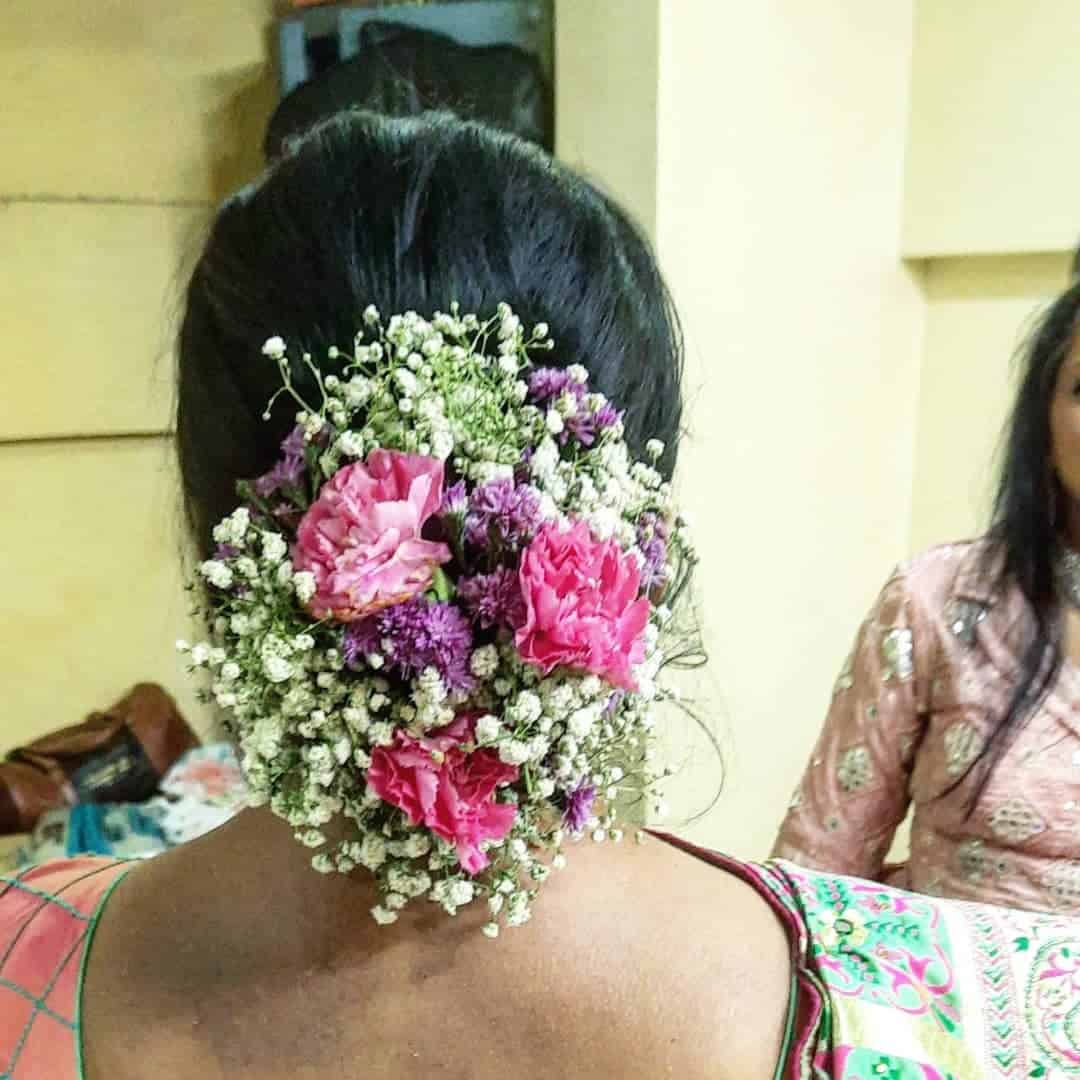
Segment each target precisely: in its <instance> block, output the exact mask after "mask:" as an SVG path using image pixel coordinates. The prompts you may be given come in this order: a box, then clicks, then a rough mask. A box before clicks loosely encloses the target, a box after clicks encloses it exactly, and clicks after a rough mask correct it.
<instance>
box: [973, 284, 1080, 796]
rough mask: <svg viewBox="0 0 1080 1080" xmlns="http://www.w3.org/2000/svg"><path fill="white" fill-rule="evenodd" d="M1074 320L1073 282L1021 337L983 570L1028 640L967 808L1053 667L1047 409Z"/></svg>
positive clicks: (1055, 638)
mask: <svg viewBox="0 0 1080 1080" xmlns="http://www.w3.org/2000/svg"><path fill="white" fill-rule="evenodd" d="M1078 317H1080V281H1076V280H1074V281H1073V283H1072V284H1071V285H1070V286H1069V287H1068V288H1067V289H1066V290H1065V292H1063V293H1062V294H1061V295H1060V296H1059V297H1058V298H1057V300H1055V301H1054V303H1053V304H1052V305H1051V306H1050V308H1049V309H1048V310H1047V311H1046V312H1045V314H1043V316H1042V317H1041V318H1040V320H1039V322H1038V323H1037V324H1036V326H1035V328H1034V330H1033V331H1032V333H1031V335H1030V337H1029V339H1028V342H1027V345H1026V347H1025V350H1024V354H1023V357H1024V362H1023V374H1022V378H1021V382H1020V388H1019V390H1018V392H1017V395H1016V401H1015V402H1014V404H1013V409H1012V414H1011V416H1010V419H1009V422H1008V425H1007V427H1006V430H1005V438H1004V444H1003V460H1002V466H1001V474H1000V477H999V480H998V488H997V494H996V497H995V499H994V511H993V518H992V523H991V527H990V533H989V536H990V539H991V541H992V543H991V544H990V545H989V546H988V548H987V555H986V562H985V571H986V573H987V574H991V573H993V574H996V575H997V578H998V580H997V582H996V584H997V585H999V586H1003V585H1005V584H1006V583H1009V582H1011V583H1013V584H1015V585H1016V587H1017V588H1019V589H1020V592H1021V593H1022V594H1023V597H1024V599H1025V600H1026V601H1027V606H1028V609H1029V619H1028V640H1027V643H1026V645H1025V647H1024V651H1023V654H1022V656H1021V659H1020V670H1019V675H1018V678H1017V682H1016V686H1015V687H1014V688H1013V692H1012V695H1011V697H1010V699H1009V703H1008V706H1007V707H1006V709H1005V712H1004V713H1003V714H1002V715H1001V716H1000V717H999V718H998V721H997V723H996V725H995V727H994V730H993V732H992V733H991V735H990V738H989V739H988V740H987V743H986V746H985V747H984V749H983V752H982V754H981V755H980V758H979V759H978V762H977V763H976V764H977V765H979V767H980V775H979V778H978V782H977V784H976V785H975V789H974V794H973V797H972V801H971V805H972V806H974V804H975V803H976V802H977V801H978V798H979V796H980V795H981V794H982V792H983V790H984V789H985V787H986V784H987V783H988V782H989V779H990V776H991V774H992V773H993V770H994V768H995V767H996V766H997V764H998V763H999V762H1000V760H1001V758H1002V756H1003V755H1004V753H1005V751H1006V750H1007V749H1008V748H1009V745H1010V744H1011V743H1012V740H1013V739H1014V738H1015V737H1016V734H1017V733H1018V732H1019V730H1020V729H1021V728H1022V727H1023V725H1024V724H1025V723H1026V721H1027V720H1028V718H1029V717H1030V716H1031V714H1032V712H1033V711H1034V710H1035V709H1036V708H1037V707H1038V705H1039V704H1040V702H1041V701H1042V699H1043V698H1044V697H1045V695H1046V693H1047V691H1048V690H1049V689H1050V687H1051V686H1052V685H1053V682H1054V680H1055V679H1056V678H1057V675H1058V672H1059V671H1060V670H1061V663H1062V651H1061V630H1060V618H1059V616H1060V607H1059V604H1058V600H1057V595H1056V592H1055V589H1054V570H1053V551H1054V545H1055V543H1056V538H1057V531H1058V526H1059V522H1058V520H1057V514H1058V507H1059V506H1060V505H1061V504H1062V498H1060V497H1059V496H1060V495H1061V492H1060V484H1059V481H1058V479H1057V477H1056V476H1055V474H1054V468H1053V457H1052V451H1053V447H1052V440H1051V436H1050V405H1051V402H1052V400H1053V397H1054V388H1055V386H1056V384H1057V379H1058V374H1059V373H1060V371H1061V365H1062V364H1063V363H1064V362H1065V360H1066V358H1067V357H1068V355H1069V351H1070V349H1071V348H1072V344H1073V341H1074V339H1075V336H1076V331H1077V320H1078ZM973 767H974V766H973Z"/></svg>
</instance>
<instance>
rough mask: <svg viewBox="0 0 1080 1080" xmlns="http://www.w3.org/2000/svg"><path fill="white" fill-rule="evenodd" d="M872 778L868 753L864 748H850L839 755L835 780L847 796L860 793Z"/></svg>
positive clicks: (872, 770)
mask: <svg viewBox="0 0 1080 1080" xmlns="http://www.w3.org/2000/svg"><path fill="white" fill-rule="evenodd" d="M873 778H874V767H873V764H872V762H871V760H870V751H869V750H867V749H866V747H865V746H852V747H850V748H848V749H847V750H845V751H844V752H843V753H842V754H841V755H840V760H839V761H838V762H837V764H836V779H837V782H838V783H839V784H840V788H841V790H843V791H845V792H847V794H849V795H851V794H854V793H855V792H856V791H862V789H863V788H865V787H866V786H867V785H868V784H869V783H870V781H871V780H872V779H873Z"/></svg>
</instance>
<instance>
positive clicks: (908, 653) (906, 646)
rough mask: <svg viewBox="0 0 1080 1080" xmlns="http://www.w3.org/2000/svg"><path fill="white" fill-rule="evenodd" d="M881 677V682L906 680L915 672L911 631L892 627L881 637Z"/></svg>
mask: <svg viewBox="0 0 1080 1080" xmlns="http://www.w3.org/2000/svg"><path fill="white" fill-rule="evenodd" d="M881 663H882V666H881V678H882V681H883V682H888V681H889V680H890V679H899V680H900V681H901V682H907V680H908V679H910V678H911V676H912V675H913V674H914V673H915V661H914V657H913V656H912V641H911V631H910V630H907V629H904V628H902V627H894V628H893V629H892V630H889V631H888V632H887V633H886V634H885V636H884V637H883V638H882V639H881Z"/></svg>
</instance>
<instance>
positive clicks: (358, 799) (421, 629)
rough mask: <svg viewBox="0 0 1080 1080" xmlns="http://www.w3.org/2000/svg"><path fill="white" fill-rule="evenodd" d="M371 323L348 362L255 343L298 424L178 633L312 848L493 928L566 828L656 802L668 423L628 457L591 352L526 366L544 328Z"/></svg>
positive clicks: (522, 904) (275, 801)
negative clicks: (201, 622) (587, 356)
mask: <svg viewBox="0 0 1080 1080" xmlns="http://www.w3.org/2000/svg"><path fill="white" fill-rule="evenodd" d="M364 324H365V328H364V330H363V331H361V333H359V334H358V335H357V337H356V340H355V342H354V344H353V347H352V349H350V350H349V351H348V352H347V353H346V352H344V351H342V350H339V349H335V348H332V349H330V350H329V351H328V355H327V365H326V368H327V370H334V371H336V372H337V373H338V374H326V373H325V372H324V370H323V369H321V368H320V367H319V366H318V365H316V364H315V363H314V361H313V360H312V358H311V356H310V355H308V354H303V355H302V359H301V361H300V362H299V363H294V362H291V361H290V358H289V354H288V347H287V346H286V343H285V342H284V341H283V340H282V339H281V338H278V337H273V338H270V339H269V340H268V341H267V342H266V343H265V345H264V346H263V349H262V351H263V353H264V354H265V356H266V357H267V362H271V363H275V364H276V365H277V366H278V369H279V372H280V375H281V379H282V388H281V390H279V392H278V394H282V393H285V394H289V395H291V396H292V397H293V398H294V399H295V400H296V401H297V403H298V404H299V407H300V411H299V412H298V414H297V416H296V427H295V429H294V430H293V431H292V432H291V433H290V434H289V436H288V437H287V438H286V439H285V441H284V443H283V444H282V448H281V457H280V459H279V460H278V462H277V463H276V464H275V465H274V467H273V468H272V469H271V470H270V471H269V472H267V473H266V474H265V475H263V476H260V477H258V478H257V479H254V480H252V481H251V482H249V483H243V484H241V485H239V487H240V497H241V499H242V505H241V506H240V508H239V509H237V510H235V511H234V512H233V513H232V514H230V515H229V517H227V518H226V519H225V520H224V521H222V522H221V523H220V524H219V525H218V526H217V527H216V528H215V530H214V539H215V542H216V543H217V545H218V548H217V551H216V552H215V554H214V557H213V558H212V559H210V560H208V561H206V562H204V563H203V564H202V565H201V566H200V568H199V570H200V575H201V577H202V579H203V582H204V584H205V587H206V597H207V600H206V605H205V610H203V611H202V612H201V613H202V614H204V615H205V617H206V620H207V622H208V624H209V626H210V627H211V629H212V633H211V635H210V637H211V640H209V641H206V642H201V643H199V644H196V645H194V646H191V645H187V644H185V643H180V648H181V649H182V650H183V651H186V652H187V653H188V655H189V659H190V664H191V668H192V669H193V670H194V669H203V668H205V669H209V671H210V673H211V687H210V691H209V694H208V698H209V699H210V700H214V701H216V702H217V704H218V705H220V706H221V707H222V708H223V709H224V710H225V712H226V714H227V717H228V724H229V726H230V730H231V731H232V734H233V735H234V737H235V739H236V741H237V743H238V746H239V750H240V755H241V761H242V767H243V770H244V773H245V775H246V777H247V779H248V782H249V785H250V789H251V800H252V802H253V803H254V804H269V806H270V807H271V809H272V810H273V811H274V812H275V813H276V814H278V815H279V816H280V817H282V818H283V819H285V820H286V821H287V822H288V823H289V824H290V825H291V826H292V828H293V829H294V830H295V832H296V836H297V838H298V839H299V840H300V842H301V843H303V844H305V845H307V846H308V847H310V848H312V849H313V850H314V852H315V853H314V855H313V858H312V862H313V865H314V866H315V868H316V869H317V870H321V871H323V872H327V873H329V872H332V871H339V872H342V873H348V872H350V871H352V870H354V869H355V868H356V867H358V866H363V867H366V868H367V869H368V870H369V871H371V872H372V874H374V876H375V878H376V881H377V883H378V888H379V891H380V903H379V904H378V905H377V906H376V907H375V908H373V909H372V915H373V916H374V917H375V919H376V920H377V921H378V922H380V923H391V922H393V921H395V920H396V919H397V917H398V915H397V913H398V912H399V910H400V909H401V908H403V907H404V906H405V905H406V904H408V903H409V902H410V901H412V900H414V899H417V898H422V897H427V898H429V899H430V900H432V901H435V902H436V903H438V904H440V905H441V906H442V907H443V908H444V909H445V910H446V911H447V912H449V913H451V914H454V913H455V912H456V911H457V910H458V908H460V907H462V906H464V905H466V904H469V903H472V902H473V901H483V902H485V903H486V904H487V906H488V908H489V911H490V921H489V922H488V923H487V924H486V925H485V927H484V931H485V933H487V934H488V935H489V936H492V937H494V936H496V935H497V934H498V932H499V925H500V923H501V922H504V923H505V924H507V925H510V926H517V925H520V924H522V923H524V922H526V921H527V920H528V918H529V915H530V910H531V904H532V901H533V899H534V897H535V895H536V892H537V888H538V886H539V885H540V884H541V883H542V882H543V881H544V880H545V878H547V877H548V875H549V874H550V873H551V871H552V870H553V869H559V868H561V867H562V866H563V865H564V864H565V855H564V847H565V845H566V844H567V843H568V842H569V841H572V840H576V839H579V838H581V837H583V836H586V835H589V836H591V837H592V838H593V839H594V840H596V841H601V840H605V839H611V840H613V841H618V840H620V839H621V838H622V835H623V833H622V829H621V828H620V827H619V825H618V821H619V817H620V813H621V812H625V810H626V808H627V807H630V808H631V809H632V808H633V807H634V806H635V805H637V804H641V803H643V804H644V805H645V807H646V809H647V810H649V811H652V812H654V813H655V812H660V811H661V807H662V804H661V802H660V796H659V786H658V785H659V781H660V779H661V778H662V775H663V774H662V772H661V771H660V770H658V768H657V767H656V766H655V765H654V761H653V750H652V747H651V741H652V739H651V735H652V732H653V729H654V726H655V720H654V710H655V707H656V705H657V704H658V703H659V702H661V701H663V700H664V699H665V698H666V697H667V696H668V694H667V692H666V691H664V690H662V689H661V688H660V687H658V685H657V677H658V675H659V673H660V670H661V667H662V666H663V654H662V652H661V648H660V641H661V631H662V630H663V628H664V627H665V625H667V623H668V622H669V620H670V619H671V605H672V603H673V602H674V598H675V597H676V596H677V594H678V592H679V591H680V589H681V586H682V584H683V583H684V581H685V577H686V571H687V569H688V568H689V566H690V565H691V564H692V562H693V558H694V557H693V551H692V549H691V547H690V545H689V542H688V539H687V537H686V535H685V531H684V524H683V522H682V520H681V519H680V518H678V517H677V516H676V515H675V512H674V509H673V504H672V494H671V488H670V485H669V484H668V483H667V482H666V481H664V480H663V478H662V477H661V476H660V474H659V473H658V472H657V470H656V468H655V467H654V464H653V463H655V461H656V460H658V459H659V457H660V456H661V455H662V453H663V449H664V448H663V446H662V444H660V443H659V442H657V441H655V440H653V441H651V442H650V443H649V444H648V454H649V455H650V457H651V460H652V462H653V463H648V462H642V461H637V462H635V461H633V460H632V459H631V457H630V454H629V451H628V448H627V445H626V442H625V439H624V434H623V424H622V417H621V414H620V413H619V412H618V411H617V410H616V409H615V408H614V406H613V405H612V404H611V403H610V402H608V401H607V400H606V399H605V398H604V396H603V395H601V394H598V393H595V392H594V391H592V390H591V389H590V387H589V381H588V374H587V372H586V371H585V369H584V368H583V367H580V366H573V367H569V368H566V369H565V370H562V369H556V368H552V367H544V366H539V365H537V364H536V363H534V360H533V357H534V356H536V355H537V354H540V353H544V352H547V351H549V350H550V349H552V348H553V343H552V341H551V340H550V338H549V335H548V329H547V327H546V326H545V325H543V324H541V325H539V326H536V327H535V328H534V329H533V330H532V331H531V332H529V333H528V334H527V333H526V331H525V329H524V328H523V327H522V325H521V322H520V320H519V319H518V318H517V316H515V315H514V313H513V312H512V311H511V309H510V308H509V307H508V306H507V305H505V304H503V305H500V306H499V308H498V313H497V315H496V316H495V317H494V318H491V319H489V320H486V321H481V320H480V319H479V318H477V317H476V316H474V315H461V314H460V313H459V311H458V309H457V307H456V306H454V307H453V308H452V309H451V313H450V314H448V315H447V314H438V315H435V316H434V318H432V319H431V320H430V321H428V320H425V319H423V318H421V317H420V316H418V315H416V314H415V313H411V312H410V313H408V314H406V315H395V316H394V317H393V318H391V319H390V320H389V321H388V322H387V323H385V324H384V323H383V321H382V319H381V318H380V316H379V314H378V312H377V311H376V310H375V309H374V308H368V310H367V311H366V312H365V313H364ZM301 381H302V382H303V386H304V387H306V388H307V389H304V390H303V392H301V388H300V385H299V384H300V383H301ZM305 394H307V395H308V397H311V396H314V397H315V400H314V401H309V400H307V399H306V398H305V396H304V395H305ZM277 396H278V395H275V398H276V397H277ZM272 403H273V402H271V404H272ZM266 416H267V419H269V416H270V411H269V409H268V410H267V414H266ZM332 821H333V822H336V823H337V824H336V825H335V828H334V829H333V830H328V829H327V826H328V825H329V824H330V823H331V822H332ZM329 831H332V832H333V835H334V839H333V840H332V841H331V840H330V838H329V837H328V835H327V833H328V832H329ZM342 837H343V838H342Z"/></svg>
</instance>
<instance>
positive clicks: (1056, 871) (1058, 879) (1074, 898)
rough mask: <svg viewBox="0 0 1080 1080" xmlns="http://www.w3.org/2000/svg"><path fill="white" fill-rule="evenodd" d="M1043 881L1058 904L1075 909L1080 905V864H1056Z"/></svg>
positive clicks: (1044, 876) (1047, 872)
mask: <svg viewBox="0 0 1080 1080" xmlns="http://www.w3.org/2000/svg"><path fill="white" fill-rule="evenodd" d="M1042 880H1043V885H1044V886H1045V888H1046V891H1047V893H1049V895H1050V897H1051V899H1053V900H1054V901H1055V902H1056V903H1057V904H1059V905H1061V906H1062V907H1065V908H1074V907H1075V906H1076V905H1077V903H1080V863H1075V862H1059V863H1054V864H1053V865H1052V866H1051V867H1050V868H1049V869H1048V870H1047V871H1046V873H1045V874H1044V875H1043V879H1042Z"/></svg>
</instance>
